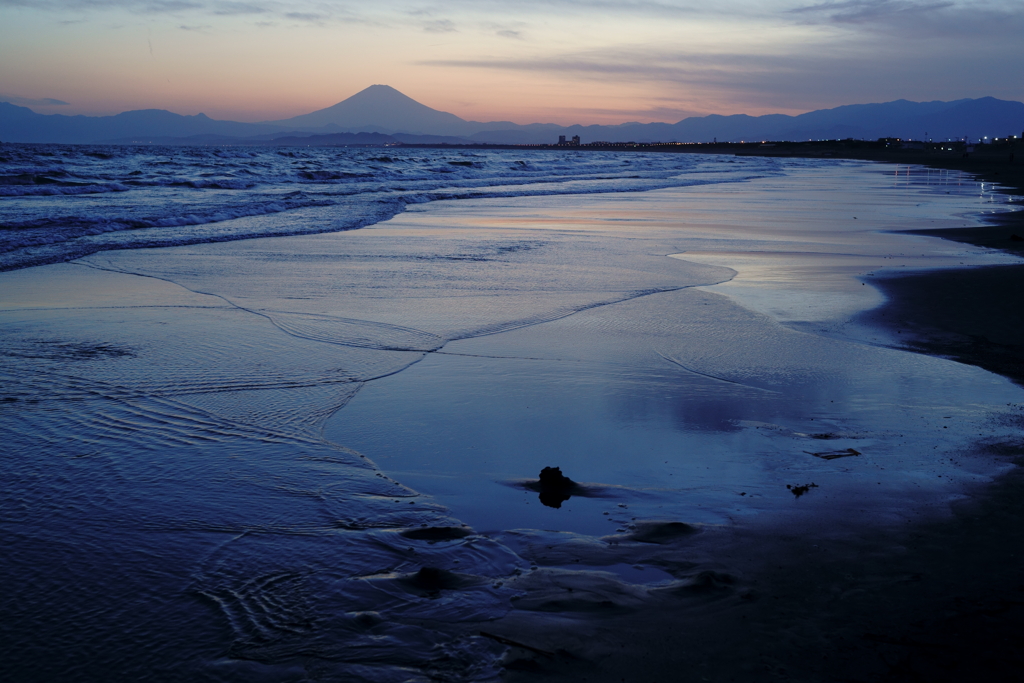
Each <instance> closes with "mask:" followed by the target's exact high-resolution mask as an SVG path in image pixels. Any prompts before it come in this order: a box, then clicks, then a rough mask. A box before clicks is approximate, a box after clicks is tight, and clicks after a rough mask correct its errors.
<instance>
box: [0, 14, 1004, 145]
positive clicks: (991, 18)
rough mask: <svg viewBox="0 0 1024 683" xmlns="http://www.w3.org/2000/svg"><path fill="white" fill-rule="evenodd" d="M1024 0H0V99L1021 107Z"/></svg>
mask: <svg viewBox="0 0 1024 683" xmlns="http://www.w3.org/2000/svg"><path fill="white" fill-rule="evenodd" d="M1022 66H1024V1H1022V0H826V1H824V2H815V1H814V0H760V1H757V2H755V1H751V0H716V1H715V2H711V1H709V0H656V1H648V0H619V1H614V0H502V1H501V2H498V1H495V0H446V1H445V2H443V3H440V2H428V1H419V0H377V1H376V2H373V3H367V2H358V3H357V2H347V1H341V0H321V1H317V0H298V1H296V2H276V1H274V0H142V1H138V2H133V1H130V0H0V101H7V102H12V103H14V104H19V105H22V106H27V107H30V108H32V109H33V110H35V111H38V112H41V113H47V114H51V113H63V114H88V115H103V114H116V113H119V112H121V111H126V110H132V109H168V110H170V111H174V112H177V113H179V114H197V113H200V112H202V113H205V114H206V115H208V116H211V117H213V118H218V119H231V120H236V121H267V120H276V119H282V118H287V117H290V116H295V115H298V114H304V113H308V112H311V111H315V110H317V109H322V108H324V107H328V106H330V105H332V104H335V103H337V102H339V101H341V100H343V99H345V98H346V97H349V96H351V95H353V94H355V93H356V92H358V91H360V90H362V89H363V88H365V87H367V86H369V85H372V84H386V85H390V86H392V87H394V88H397V89H398V90H400V91H402V92H403V93H405V94H406V95H408V96H410V97H412V98H413V99H415V100H417V101H419V102H422V103H423V104H425V105H427V106H429V107H433V108H434V109H440V110H442V111H448V112H451V113H453V114H456V115H458V116H461V117H462V118H464V119H469V120H476V121H494V120H511V121H515V122H516V123H535V122H551V123H559V124H563V125H569V124H574V123H581V124H591V123H605V124H612V123H621V122H624V121H641V122H650V121H667V122H675V121H678V120H680V119H682V118H685V117H686V116H692V115H704V114H737V113H745V114H751V115H759V114H767V113H783V114H799V113H803V112H806V111H811V110H815V109H824V108H830V107H836V106H840V105H844V104H860V103H867V102H887V101H891V100H895V99H901V98H903V99H909V100H914V101H930V100H955V99H961V98H967V97H984V96H992V97H997V98H1000V99H1007V100H1017V101H1020V100H1024V68H1022Z"/></svg>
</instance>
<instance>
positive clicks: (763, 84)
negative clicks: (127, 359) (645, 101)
mask: <svg viewBox="0 0 1024 683" xmlns="http://www.w3.org/2000/svg"><path fill="white" fill-rule="evenodd" d="M683 49H684V48H676V47H673V46H662V47H657V46H654V47H651V46H645V45H636V46H632V47H621V48H618V49H605V50H596V49H595V50H589V51H579V52H574V53H565V54H560V55H551V56H540V57H527V58H487V59H477V60H472V59H462V60H457V59H452V60H430V61H424V62H421V63H422V64H426V65H429V66H435V67H449V68H460V69H492V70H498V71H518V72H523V73H542V74H544V75H546V76H556V77H562V78H567V79H572V80H575V81H592V82H596V83H601V84H612V83H620V84H629V85H631V86H638V85H640V84H649V85H650V86H652V89H653V90H655V91H656V92H659V93H661V94H663V95H665V94H669V93H671V94H672V95H673V98H674V99H675V100H677V101H679V102H680V105H679V108H680V109H683V108H689V107H692V108H700V109H705V110H720V109H721V108H722V107H721V106H719V103H722V102H725V103H726V104H728V102H732V101H744V102H746V103H748V106H749V107H763V108H765V109H768V108H771V109H772V110H775V111H779V110H783V111H796V110H802V111H807V110H810V109H816V108H821V107H822V106H835V105H836V104H837V103H840V104H845V103H849V102H851V101H854V102H856V101H885V100H895V99H900V98H907V99H913V98H918V99H943V98H948V99H957V98H961V97H980V96H985V95H992V96H995V97H1001V98H1002V99H1013V100H1018V99H1020V94H1019V93H1020V91H1019V87H1017V86H1015V83H1018V82H1019V81H1018V80H1016V79H1017V74H1016V64H1019V63H1021V61H1022V60H1024V44H1022V43H1021V41H1019V39H1018V36H1017V35H1014V34H1013V33H1012V32H1008V33H1004V34H1001V36H1000V37H998V39H996V40H994V41H993V44H992V45H990V46H989V48H988V49H984V50H983V49H981V48H979V47H978V46H977V45H975V44H969V43H967V44H963V45H957V44H955V43H954V44H947V43H946V42H944V41H934V42H933V43H927V42H925V43H922V44H921V46H920V49H916V50H912V51H908V50H906V46H905V44H903V43H902V42H900V41H889V40H877V41H874V42H866V41H862V40H859V39H858V37H857V36H853V37H848V38H847V39H844V40H835V39H833V38H832V37H829V36H823V37H821V40H820V41H819V42H816V43H815V42H805V43H803V44H800V45H794V46H791V47H790V48H789V49H788V50H787V51H785V52H769V53H754V52H744V51H739V50H737V51H733V52H729V53H716V54H704V53H686V52H683V51H682V50H683ZM708 98H711V100H708Z"/></svg>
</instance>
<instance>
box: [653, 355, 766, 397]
mask: <svg viewBox="0 0 1024 683" xmlns="http://www.w3.org/2000/svg"><path fill="white" fill-rule="evenodd" d="M654 352H655V353H657V354H658V355H659V356H661V357H662V358H664V359H665V360H667V361H668V362H669V363H671V364H672V365H675V366H677V367H680V368H682V369H683V370H686V371H687V372H692V373H693V374H695V375H700V376H701V377H707V378H708V379H713V380H716V381H719V382H726V383H727V384H735V385H737V386H741V387H746V388H748V389H754V390H756V391H765V392H768V393H769V394H781V393H782V392H780V391H776V390H775V389H765V388H764V387H756V386H754V385H753V384H744V383H743V382H737V381H736V380H733V379H726V378H725V377H718V376H717V375H709V374H708V373H706V372H701V371H699V370H694V369H693V368H689V367H687V366H685V365H683V364H682V363H680V362H679V361H678V360H676V359H675V358H673V357H672V356H667V355H665V354H664V353H662V352H661V351H658V350H657V349H655V351H654Z"/></svg>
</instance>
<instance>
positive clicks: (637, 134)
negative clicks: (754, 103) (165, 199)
mask: <svg viewBox="0 0 1024 683" xmlns="http://www.w3.org/2000/svg"><path fill="white" fill-rule="evenodd" d="M1021 131H1024V104H1022V103H1020V102H1008V101H1005V100H997V99H995V98H993V97H983V98H980V99H963V100H955V101H952V102H938V101H936V102H910V101H908V100H896V101H894V102H885V103H877V104H854V105H847V106H842V107H835V108H833V109H821V110H817V111H812V112H808V113H806V114H800V115H799V116H787V115H785V114H766V115H764V116H748V115H746V114H734V115H732V116H721V115H718V114H712V115H710V116H697V117H690V118H686V119H683V120H682V121H679V122H676V123H635V122H633V123H623V124H619V125H615V126H600V125H593V126H580V125H575V126H567V127H563V126H559V125H556V124H551V123H531V124H528V125H519V124H515V123H512V122H510V121H492V122H487V123H481V122H479V121H466V120H464V119H461V118H459V117H458V116H455V115H454V114H449V113H448V112H443V111H438V110H436V109H431V108H430V107H428V106H426V105H423V104H420V103H419V102H417V101H416V100H413V99H412V98H410V97H407V96H406V95H403V94H402V93H400V92H399V91H397V90H395V89H394V88H391V87H389V86H386V85H372V86H370V87H369V88H366V89H365V90H362V91H360V92H358V93H356V94H355V95H352V96H351V97H349V98H348V99H345V100H343V101H341V102H339V103H337V104H335V105H333V106H331V107H327V108H326V109H321V110H319V111H315V112H312V113H309V114H303V115H302V116H295V117H292V118H290V119H284V120H280V121H267V122H264V123H238V122H235V121H217V120H214V119H211V118H209V117H207V116H205V115H203V114H196V115H195V116H182V115H180V114H174V113H172V112H168V111H163V110H158V109H148V110H142V111H130V112H125V113H123V114H118V115H117V116H65V115H62V114H50V115H43V114H37V113H36V112H34V111H32V110H31V109H28V108H26V107H19V106H16V105H13V104H8V103H0V140H2V141H5V142H62V143H97V142H117V143H132V142H140V143H154V144H247V145H253V144H297V145H306V144H308V145H343V144H374V143H371V142H361V141H360V142H356V138H348V137H345V135H344V134H373V133H376V134H380V135H381V136H382V137H379V138H375V139H376V140H379V141H380V143H381V144H383V143H386V142H390V143H393V142H394V141H399V142H405V143H424V144H436V143H442V142H448V143H453V144H458V143H467V142H477V143H496V144H544V143H553V142H555V141H556V140H557V139H558V136H559V135H565V136H567V137H572V136H573V135H579V136H580V138H581V140H582V141H583V142H584V143H589V142H597V141H607V142H628V141H633V142H673V141H674V142H710V141H711V140H714V139H717V140H719V141H722V142H732V141H741V140H821V139H836V138H851V137H852V138H862V139H869V140H874V139H877V138H881V137H901V138H912V139H923V138H924V137H925V135H926V134H927V137H929V138H931V139H935V140H945V139H958V138H962V137H965V136H966V137H969V138H971V139H974V140H977V139H978V138H981V137H984V136H988V137H995V136H1000V137H1002V136H1005V135H1008V134H1009V135H1016V134H1018V133H1019V132H1021ZM1021 134H1022V135H1024V133H1021ZM311 136H317V139H315V140H314V139H313V138H312V137H311ZM332 136H333V137H332ZM383 136H391V138H393V140H385V139H384V137H383ZM284 138H290V139H288V140H287V141H286V142H275V141H276V140H279V139H284ZM362 139H366V140H369V139H370V138H360V140H362Z"/></svg>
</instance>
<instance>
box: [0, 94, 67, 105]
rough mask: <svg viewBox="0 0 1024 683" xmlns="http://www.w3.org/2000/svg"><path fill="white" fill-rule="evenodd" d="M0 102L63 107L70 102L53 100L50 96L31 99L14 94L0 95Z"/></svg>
mask: <svg viewBox="0 0 1024 683" xmlns="http://www.w3.org/2000/svg"><path fill="white" fill-rule="evenodd" d="M0 102H8V103H10V104H17V105H20V106H23V107H64V106H70V104H71V103H70V102H65V101H64V100H55V99H53V98H52V97H43V98H40V99H32V98H31V97H17V96H16V95H0Z"/></svg>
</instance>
